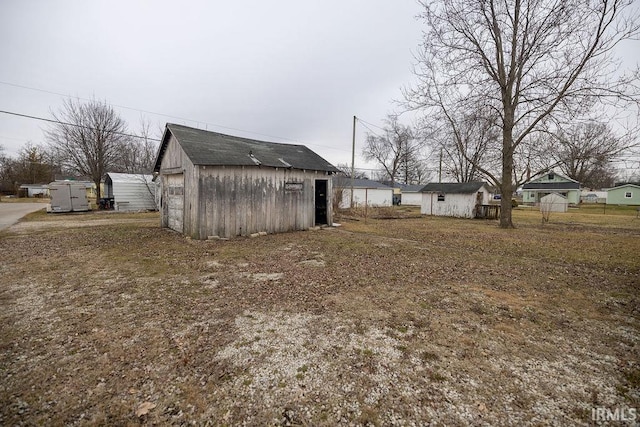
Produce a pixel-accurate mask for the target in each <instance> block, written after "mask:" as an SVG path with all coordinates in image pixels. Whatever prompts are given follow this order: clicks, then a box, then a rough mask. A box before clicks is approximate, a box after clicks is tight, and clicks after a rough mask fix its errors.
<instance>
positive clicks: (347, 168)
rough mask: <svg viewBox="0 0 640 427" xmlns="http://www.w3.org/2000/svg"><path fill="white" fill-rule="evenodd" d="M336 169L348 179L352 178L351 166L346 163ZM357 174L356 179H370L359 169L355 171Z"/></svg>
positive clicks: (338, 165) (340, 164) (339, 164)
mask: <svg viewBox="0 0 640 427" xmlns="http://www.w3.org/2000/svg"><path fill="white" fill-rule="evenodd" d="M336 168H337V169H338V170H339V171H340V172H341V173H342V174H343V175H344V176H347V177H349V178H350V177H351V166H350V165H348V164H346V163H338V164H337V165H336ZM354 172H355V176H354V178H355V179H368V178H369V177H368V176H367V173H366V172H364V171H363V170H359V169H358V168H355V170H354Z"/></svg>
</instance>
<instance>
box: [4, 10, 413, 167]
mask: <svg viewBox="0 0 640 427" xmlns="http://www.w3.org/2000/svg"><path fill="white" fill-rule="evenodd" d="M418 13H419V6H418V5H417V3H416V2H415V1H414V0H394V1H389V0H376V1H372V0H350V1H344V0H342V1H337V0H305V1H301V0H278V1H270V2H266V1H264V0H260V1H258V0H244V1H186V2H176V1H95V0H93V1H79V0H78V1H50V0H49V1H44V0H43V1H22V0H2V1H0V58H2V66H0V110H4V111H11V112H17V113H22V114H28V115H33V116H41V117H48V118H50V117H51V115H50V110H52V109H53V110H58V109H59V108H60V107H61V105H62V100H63V96H61V95H59V94H62V95H67V96H72V97H80V98H92V97H95V98H97V99H99V100H106V101H107V102H108V103H110V104H112V105H114V106H116V107H115V108H116V110H117V111H118V112H119V113H120V114H121V116H122V117H123V118H124V119H125V120H126V121H127V122H128V124H129V128H130V130H132V131H137V130H138V129H139V122H140V117H141V115H144V116H145V117H146V118H147V119H149V120H150V121H151V122H152V123H153V126H154V128H156V129H157V128H159V127H160V126H164V123H165V122H167V121H168V122H175V123H182V124H186V125H191V126H199V127H203V128H204V127H207V128H208V129H209V130H215V131H218V132H222V133H229V134H233V135H239V136H246V137H252V138H256V139H263V140H270V141H282V142H298V143H303V144H305V145H308V146H309V147H310V148H312V149H313V150H314V151H316V152H318V153H319V154H320V155H321V156H323V157H325V158H326V159H327V160H329V161H330V162H332V163H334V164H335V163H347V162H350V158H351V132H352V120H353V115H357V116H358V117H362V118H363V119H364V120H366V121H368V122H371V123H373V124H377V125H382V123H381V121H382V119H384V118H385V116H386V115H387V114H388V113H390V112H391V111H392V110H394V109H395V108H396V107H395V105H394V104H393V102H392V101H393V100H394V99H398V98H400V87H401V86H403V85H406V84H408V83H409V82H410V80H411V64H412V52H413V51H415V50H416V49H417V47H418V44H419V42H420V35H421V26H420V23H419V22H418V21H417V20H416V19H415V15H417V14H418ZM17 86H24V87H28V88H33V89H39V90H40V91H38V90H31V89H26V88H24V87H17ZM48 92H54V93H48ZM123 107H129V108H130V109H128V108H123ZM136 110H144V111H148V112H154V113H162V114H165V115H168V116H174V117H173V118H172V117H165V116H159V115H155V114H150V113H146V112H145V113H142V112H141V111H136ZM176 117H177V118H176ZM179 118H183V119H188V120H180V119H179ZM205 123H207V125H205ZM46 126H47V124H46V123H44V122H40V121H36V120H31V119H25V118H19V117H13V116H9V115H6V114H0V145H2V146H4V147H5V151H6V153H9V154H16V153H17V152H18V150H19V149H20V147H21V146H23V145H24V144H25V143H26V142H27V141H31V142H33V143H42V142H44V139H43V138H44V137H43V132H42V130H43V129H44V128H46ZM372 129H374V130H375V128H372ZM365 131H366V129H365V128H363V127H362V126H359V127H358V129H357V135H358V138H357V139H358V141H359V142H360V144H359V147H358V149H357V153H358V154H359V153H360V151H361V143H362V141H363V139H364V133H365ZM249 132H254V133H249ZM358 162H359V163H360V164H362V162H360V161H358Z"/></svg>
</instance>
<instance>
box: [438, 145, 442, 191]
mask: <svg viewBox="0 0 640 427" xmlns="http://www.w3.org/2000/svg"><path fill="white" fill-rule="evenodd" d="M438 183H442V148H441V149H440V166H439V167H438Z"/></svg>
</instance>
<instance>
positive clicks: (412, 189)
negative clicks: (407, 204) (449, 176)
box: [382, 181, 424, 193]
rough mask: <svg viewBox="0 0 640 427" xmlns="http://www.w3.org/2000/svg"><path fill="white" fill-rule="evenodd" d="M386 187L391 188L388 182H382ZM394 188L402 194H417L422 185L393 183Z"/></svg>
mask: <svg viewBox="0 0 640 427" xmlns="http://www.w3.org/2000/svg"><path fill="white" fill-rule="evenodd" d="M382 183H383V184H384V185H386V186H389V187H391V185H390V184H391V182H390V181H382ZM393 187H394V188H399V189H400V190H401V191H402V192H403V193H418V192H419V191H420V190H422V188H423V187H424V184H403V183H401V182H394V183H393Z"/></svg>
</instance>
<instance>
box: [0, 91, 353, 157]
mask: <svg viewBox="0 0 640 427" xmlns="http://www.w3.org/2000/svg"><path fill="white" fill-rule="evenodd" d="M0 84H3V85H6V86H12V87H16V88H20V89H27V90H32V91H36V92H42V93H48V94H51V95H58V96H63V97H66V98H75V99H79V100H83V101H92V100H91V99H89V98H83V97H81V96H71V95H65V94H63V93H60V92H54V91H50V90H46V89H39V88H34V87H29V86H24V85H19V84H15V83H9V82H4V81H0ZM109 105H111V106H113V107H117V108H123V109H125V110H131V111H137V112H139V113H145V114H153V115H156V116H161V117H168V118H170V119H176V120H182V121H186V122H191V123H196V124H197V125H196V126H197V127H199V125H200V124H203V125H206V126H212V127H217V128H222V129H229V130H234V131H237V132H243V133H248V134H252V135H259V136H264V137H267V138H272V139H277V140H283V141H289V142H294V143H297V144H300V143H301V141H299V140H297V139H293V138H287V137H283V136H275V135H269V134H265V133H260V132H253V131H250V130H245V129H239V128H234V127H230V126H224V125H219V124H216V123H209V122H204V121H201V120H194V119H188V118H185V117H179V116H172V115H170V114H164V113H158V112H154V111H149V110H143V109H140V108H134V107H127V106H125V105H117V104H109ZM25 117H26V116H25ZM44 120H46V119H44ZM149 139H151V138H149ZM154 141H159V140H154ZM305 144H306V145H311V146H314V147H321V148H326V149H328V150H337V151H345V152H349V150H346V149H344V148H336V147H330V146H327V145H321V144H313V143H305Z"/></svg>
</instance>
